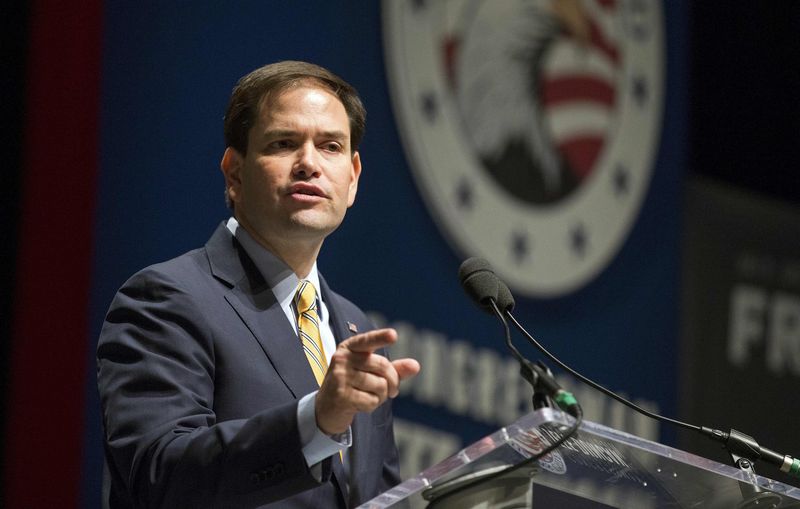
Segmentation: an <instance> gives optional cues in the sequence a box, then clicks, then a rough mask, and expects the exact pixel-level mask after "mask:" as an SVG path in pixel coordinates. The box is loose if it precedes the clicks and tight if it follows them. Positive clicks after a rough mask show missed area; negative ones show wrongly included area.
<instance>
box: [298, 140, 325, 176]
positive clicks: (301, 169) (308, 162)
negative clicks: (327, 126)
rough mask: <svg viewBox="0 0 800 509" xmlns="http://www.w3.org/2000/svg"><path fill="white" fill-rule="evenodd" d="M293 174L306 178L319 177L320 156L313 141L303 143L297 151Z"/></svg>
mask: <svg viewBox="0 0 800 509" xmlns="http://www.w3.org/2000/svg"><path fill="white" fill-rule="evenodd" d="M292 173H294V174H295V175H297V176H300V177H305V178H311V177H316V176H318V175H319V173H320V168H319V154H318V153H317V147H316V145H314V143H313V142H312V141H308V142H305V143H303V144H302V145H300V147H299V148H298V149H297V159H296V161H295V163H294V167H293V168H292Z"/></svg>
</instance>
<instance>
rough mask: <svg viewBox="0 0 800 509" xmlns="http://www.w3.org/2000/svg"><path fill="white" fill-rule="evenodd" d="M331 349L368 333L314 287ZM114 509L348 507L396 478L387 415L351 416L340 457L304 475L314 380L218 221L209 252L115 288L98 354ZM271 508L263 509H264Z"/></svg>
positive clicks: (387, 409) (386, 410) (352, 312)
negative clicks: (304, 438)
mask: <svg viewBox="0 0 800 509" xmlns="http://www.w3.org/2000/svg"><path fill="white" fill-rule="evenodd" d="M320 286H322V288H321V292H322V296H323V299H324V301H325V303H326V304H327V307H328V310H329V313H330V315H331V316H330V319H331V328H332V329H333V333H334V336H335V337H336V340H337V342H339V341H342V340H343V339H346V338H347V337H349V336H350V335H352V334H353V333H352V332H351V331H350V330H349V328H350V327H349V325H348V322H350V323H352V324H355V325H356V327H357V329H358V331H359V332H364V331H367V330H370V329H371V328H372V325H371V322H370V321H369V319H368V318H367V317H366V316H365V315H364V313H363V312H362V311H361V310H360V309H358V308H357V307H356V306H355V305H354V304H352V303H351V302H350V301H348V300H346V299H344V298H343V297H341V296H340V295H338V294H336V293H334V292H332V291H331V290H330V288H328V286H327V284H326V283H325V281H324V279H322V278H321V277H320ZM97 379H98V388H99V391H100V401H101V406H102V417H103V426H104V432H105V453H106V461H107V463H108V467H109V471H110V474H111V493H110V506H111V507H112V508H114V509H117V508H132V507H137V508H144V507H147V508H151V507H159V508H162V507H163V508H181V507H186V508H194V509H196V508H204V507H215V508H216V507H235V508H247V507H287V508H295V507H296V508H301V507H302V508H326V507H353V506H355V505H358V504H359V503H361V502H364V501H367V500H369V499H371V498H372V497H374V496H376V495H378V494H379V493H381V492H383V491H385V490H387V489H388V488H390V487H391V486H393V485H394V484H396V483H397V482H399V476H398V466H397V449H396V447H395V443H394V438H393V430H392V413H391V405H390V403H389V402H388V401H387V403H385V404H383V405H382V406H380V407H379V408H378V409H376V410H375V411H374V412H372V413H370V414H358V415H357V416H356V418H355V421H354V422H353V425H352V432H353V445H352V447H351V448H350V449H349V450H348V455H349V457H348V465H349V470H350V472H349V476H348V477H349V482H345V480H344V477H343V476H344V473H343V470H342V466H341V464H340V462H339V460H338V457H336V456H334V457H333V458H328V459H326V460H324V461H323V462H322V482H318V481H317V480H316V479H315V478H314V476H313V475H312V474H311V473H310V470H309V468H308V466H307V465H306V462H305V458H304V456H303V454H302V450H301V445H300V437H299V433H298V428H297V401H298V399H299V398H301V397H302V396H304V395H306V394H308V393H310V392H312V391H314V390H316V389H317V388H318V387H317V384H316V381H315V380H314V376H313V374H312V372H311V369H310V367H309V365H308V361H307V360H306V358H305V355H304V354H303V352H302V349H301V348H300V344H299V342H298V339H297V334H296V333H295V331H294V329H293V326H292V325H291V324H290V323H289V321H288V320H287V319H286V315H285V314H284V312H283V310H282V309H281V307H280V304H279V303H278V302H276V299H275V296H274V295H273V293H272V291H271V290H270V288H269V287H268V286H267V285H266V283H265V281H264V279H263V277H262V276H261V274H260V273H259V271H258V270H257V269H256V267H255V265H254V264H253V262H252V260H251V259H250V258H249V257H248V256H247V254H246V253H245V251H244V249H242V247H241V246H240V245H239V243H238V242H237V241H236V239H235V238H234V237H233V235H231V233H230V232H229V231H228V229H227V228H226V227H225V225H224V224H223V225H221V226H220V227H219V228H217V230H216V231H215V233H214V234H213V236H212V237H211V239H209V241H208V243H207V244H206V246H205V247H204V248H202V249H197V250H195V251H191V252H189V253H186V254H184V255H182V256H179V257H178V258H175V259H173V260H170V261H167V262H164V263H161V264H158V265H154V266H151V267H148V268H146V269H144V270H142V271H141V272H139V273H137V274H136V275H134V276H133V277H131V279H129V280H128V281H127V282H126V283H125V284H124V285H123V286H122V288H121V289H120V290H119V292H118V293H117V295H116V297H115V298H114V301H113V302H112V304H111V307H110V309H109V311H108V314H107V316H106V321H105V323H104V325H103V329H102V332H101V334H100V340H99V344H98V349H97ZM270 504H273V505H270Z"/></svg>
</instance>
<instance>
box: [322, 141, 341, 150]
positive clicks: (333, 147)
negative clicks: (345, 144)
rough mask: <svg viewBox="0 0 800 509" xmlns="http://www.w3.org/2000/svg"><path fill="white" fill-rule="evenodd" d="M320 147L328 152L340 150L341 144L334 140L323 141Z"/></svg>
mask: <svg viewBox="0 0 800 509" xmlns="http://www.w3.org/2000/svg"><path fill="white" fill-rule="evenodd" d="M322 147H323V148H324V149H325V150H327V151H328V152H341V151H342V146H341V145H340V144H338V143H334V142H331V143H325V144H324V145H322Z"/></svg>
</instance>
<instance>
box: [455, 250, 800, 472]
mask: <svg viewBox="0 0 800 509" xmlns="http://www.w3.org/2000/svg"><path fill="white" fill-rule="evenodd" d="M470 274H475V275H476V276H478V274H479V277H476V280H475V281H474V282H473V281H471V280H470V278H469V275H470ZM459 276H460V278H461V284H462V285H463V286H464V289H465V290H466V291H467V294H468V295H469V296H470V297H472V298H473V300H475V301H476V302H477V303H478V305H479V306H481V307H482V308H484V309H486V308H487V304H485V303H490V302H491V301H492V300H493V299H494V300H495V301H497V302H499V298H500V296H501V295H502V296H503V299H505V300H504V301H503V302H504V303H505V304H506V305H508V303H509V302H510V307H506V308H503V307H501V306H499V305H498V307H499V308H500V309H499V310H498V312H502V313H503V314H505V315H507V316H508V318H509V319H510V320H511V323H513V324H514V326H515V327H516V328H517V329H518V330H519V331H520V332H522V334H523V335H524V336H525V337H526V338H527V339H528V341H530V342H531V344H533V346H535V347H536V348H537V349H538V350H539V351H541V352H542V353H543V354H544V355H545V356H547V358H549V359H550V360H551V361H553V362H555V363H556V364H557V365H558V366H560V367H561V368H562V369H564V370H565V371H567V372H568V373H570V374H571V375H573V376H574V377H576V378H578V379H579V380H581V381H582V382H584V383H585V384H587V385H589V386H590V387H592V388H594V389H596V390H598V391H600V392H602V393H603V394H605V395H606V396H609V397H611V398H613V399H615V400H617V401H619V402H620V403H622V404H624V405H626V406H628V407H629V408H632V409H633V410H635V411H637V412H639V413H641V414H642V415H645V416H647V417H650V418H651V419H656V420H659V421H662V422H666V423H669V424H672V425H675V426H679V427H683V428H687V429H691V430H693V431H698V432H700V433H701V434H703V435H705V436H707V437H709V438H711V439H712V440H715V441H717V442H721V443H722V444H723V445H724V446H725V448H726V449H728V451H729V452H730V453H731V455H732V456H733V457H734V458H737V457H745V458H747V459H749V460H750V461H752V462H755V461H756V460H758V459H763V460H764V461H766V462H767V463H771V464H772V465H774V466H776V467H778V468H779V469H780V470H781V471H782V472H786V473H787V474H789V475H792V476H795V477H800V459H797V458H793V457H792V456H789V455H784V454H780V453H777V452H775V451H773V450H770V449H767V448H766V447H762V446H760V445H759V444H758V443H757V442H756V441H755V439H753V437H751V436H749V435H745V434H744V433H742V432H740V431H737V430H735V429H731V430H730V432H728V433H726V432H724V431H720V430H718V429H713V428H708V427H705V426H697V425H694V424H688V423H685V422H682V421H679V420H677V419H671V418H669V417H664V416H662V415H659V414H656V413H654V412H650V411H648V410H645V409H644V408H641V407H639V406H638V405H636V404H634V403H632V402H630V401H628V400H627V399H625V398H623V397H622V396H619V395H618V394H616V393H615V392H612V391H611V390H609V389H606V388H605V387H603V386H602V385H600V384H598V383H596V382H594V381H592V380H590V379H588V378H587V377H585V376H583V375H581V374H580V373H578V372H577V371H575V370H574V369H572V368H570V367H569V366H567V365H566V364H564V363H563V362H561V361H560V360H558V358H556V356H554V355H553V354H551V353H550V352H549V351H547V349H546V348H545V347H544V346H542V345H541V343H539V342H538V341H537V340H536V339H535V338H534V337H533V336H532V335H531V334H530V333H529V332H528V331H527V330H525V328H524V327H523V326H522V324H520V323H519V322H518V321H517V319H516V318H515V317H514V315H513V314H511V309H512V308H513V307H514V297H513V296H512V295H511V291H510V290H509V289H508V286H507V285H506V284H505V283H504V282H502V281H501V280H500V278H498V277H497V275H496V274H495V273H494V271H493V270H492V268H491V265H489V262H487V261H486V260H484V259H481V258H469V259H467V260H465V261H464V262H463V263H462V264H461V268H460V269H459ZM489 309H490V310H491V304H489ZM501 310H502V311H501ZM500 318H501V319H502V320H503V322H504V325H506V326H507V324H506V321H505V317H500ZM511 348H513V350H514V351H516V348H514V347H513V346H512V347H511ZM518 360H519V359H518ZM520 362H521V363H522V362H523V361H520ZM524 362H528V361H524ZM528 363H529V362H528ZM529 364H530V363H529ZM536 367H538V366H536ZM540 373H545V374H547V373H546V371H545V370H543V369H541V368H540V369H539V370H538V373H536V374H540ZM523 376H525V368H524V367H523ZM542 380H546V383H547V384H548V387H547V390H548V391H558V390H561V388H560V387H558V384H557V383H556V382H555V380H554V379H553V377H552V376H550V377H548V378H543V379H542ZM550 380H552V384H555V385H552V384H551V383H550ZM570 396H571V395H570ZM551 397H552V396H551ZM553 399H556V398H553ZM572 400H573V401H574V397H573V398H572ZM556 402H558V400H556ZM559 406H561V403H560V402H559ZM734 461H737V463H738V460H736V459H734Z"/></svg>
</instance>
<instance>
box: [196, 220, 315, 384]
mask: <svg viewBox="0 0 800 509" xmlns="http://www.w3.org/2000/svg"><path fill="white" fill-rule="evenodd" d="M206 251H207V253H208V257H209V262H210V264H211V272H212V274H213V275H214V276H215V277H217V278H218V279H220V280H222V281H223V282H225V283H226V284H227V285H228V286H229V287H230V291H229V292H228V293H226V294H225V300H226V301H227V302H228V303H229V304H230V306H231V307H232V308H233V309H234V311H235V312H236V314H237V315H238V316H239V318H240V319H241V320H242V321H243V322H244V324H245V325H246V326H247V328H248V329H249V330H250V332H251V333H252V334H253V337H254V338H255V340H256V341H257V342H258V344H259V345H260V346H261V348H262V350H263V351H264V353H265V354H266V356H267V358H268V359H269V362H270V363H271V364H272V366H273V368H274V369H275V372H276V373H278V375H279V376H280V377H281V379H282V380H283V382H284V383H285V384H286V386H287V387H288V388H289V390H290V391H291V392H292V394H293V395H294V396H295V397H296V398H300V397H302V396H305V395H306V394H308V393H310V392H313V391H315V390H317V389H318V388H319V387H318V386H317V383H316V380H314V375H313V373H312V372H311V368H310V367H309V365H308V361H307V360H306V358H305V355H304V354H303V350H302V348H301V347H300V343H299V340H298V339H297V334H296V333H295V331H294V329H293V327H292V324H290V323H289V321H288V320H287V319H286V315H285V314H284V312H283V309H281V306H280V303H278V302H277V300H276V299H275V295H274V294H273V293H272V291H271V290H270V289H269V287H268V286H267V284H266V282H265V281H264V278H263V276H262V275H261V273H260V272H259V271H258V269H257V268H256V266H255V264H254V263H253V261H252V260H251V259H250V257H249V256H247V253H245V251H244V249H242V247H241V246H240V245H239V243H238V241H236V239H235V238H234V237H233V235H231V233H230V231H229V230H228V228H227V227H226V226H225V225H224V224H222V225H221V226H220V227H219V228H217V230H216V232H214V235H213V236H212V237H211V239H210V240H209V241H208V243H207V244H206Z"/></svg>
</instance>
